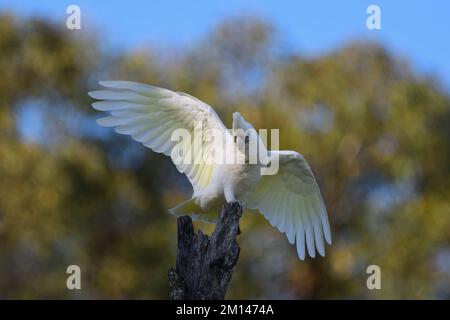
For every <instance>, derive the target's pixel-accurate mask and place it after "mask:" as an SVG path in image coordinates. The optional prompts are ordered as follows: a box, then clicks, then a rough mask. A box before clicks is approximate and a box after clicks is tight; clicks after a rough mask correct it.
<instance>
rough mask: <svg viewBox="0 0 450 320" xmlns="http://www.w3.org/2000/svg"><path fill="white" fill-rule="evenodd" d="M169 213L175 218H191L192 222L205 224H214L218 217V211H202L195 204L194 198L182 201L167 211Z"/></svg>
mask: <svg viewBox="0 0 450 320" xmlns="http://www.w3.org/2000/svg"><path fill="white" fill-rule="evenodd" d="M169 212H170V213H171V214H173V215H174V216H176V217H180V216H191V218H192V219H193V220H199V221H203V222H206V223H216V222H217V218H218V216H219V212H218V210H211V211H209V212H205V211H203V210H202V209H201V208H200V206H199V205H198V204H196V203H195V198H192V199H190V200H187V201H184V202H182V203H180V204H179V205H177V206H176V207H173V208H172V209H169Z"/></svg>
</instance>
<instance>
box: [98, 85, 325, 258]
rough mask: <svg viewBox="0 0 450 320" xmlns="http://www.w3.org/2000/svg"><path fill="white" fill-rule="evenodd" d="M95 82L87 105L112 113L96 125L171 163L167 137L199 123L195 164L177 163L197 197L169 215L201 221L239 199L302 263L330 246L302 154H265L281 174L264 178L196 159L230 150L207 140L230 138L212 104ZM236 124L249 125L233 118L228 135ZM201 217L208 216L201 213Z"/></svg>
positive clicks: (178, 94)
mask: <svg viewBox="0 0 450 320" xmlns="http://www.w3.org/2000/svg"><path fill="white" fill-rule="evenodd" d="M100 84H101V85H102V86H103V87H105V88H106V89H105V90H98V91H92V92H90V93H89V94H90V96H91V97H93V98H95V99H99V100H103V101H99V102H95V103H93V105H92V106H93V107H94V108H95V109H97V110H100V111H106V112H109V113H110V115H109V116H108V117H104V118H101V119H99V120H98V121H97V122H98V123H99V124H100V125H102V126H106V127H115V131H116V132H118V133H121V134H128V135H131V137H132V138H133V139H134V140H136V141H139V142H141V143H142V144H143V145H145V146H146V147H149V148H150V149H152V150H154V151H156V152H159V153H163V154H165V155H167V156H171V157H172V160H174V159H173V150H174V147H175V145H176V144H177V143H178V142H177V141H172V140H171V135H172V132H173V131H174V130H175V129H185V130H187V131H188V132H189V133H190V134H194V131H195V130H196V129H195V123H198V122H201V123H202V126H203V130H204V136H202V149H198V148H197V147H196V146H195V145H194V146H193V148H192V145H190V146H189V148H191V150H192V153H191V154H186V155H184V156H185V157H191V160H192V161H185V162H182V163H179V162H175V165H176V167H177V169H178V170H179V171H180V172H182V173H184V174H186V176H187V177H188V179H189V181H190V182H191V184H192V186H193V189H194V195H193V198H192V199H191V200H189V201H186V202H185V203H183V204H181V205H180V206H177V207H176V208H174V209H175V210H174V212H177V211H180V212H181V214H193V215H194V216H195V217H197V218H198V217H201V216H202V215H201V214H200V215H197V213H198V212H194V211H195V210H202V209H203V208H206V207H208V208H209V209H211V208H212V205H211V204H213V203H221V202H222V201H225V199H227V200H229V199H238V200H241V201H243V203H244V205H245V206H246V207H247V208H251V209H258V210H259V211H260V212H261V213H262V214H263V215H264V216H265V217H266V219H267V220H269V222H270V223H271V224H272V225H273V226H274V227H276V228H278V230H279V231H280V232H282V233H285V234H286V236H287V239H288V241H289V243H291V244H294V243H296V248H297V253H298V256H299V257H300V259H302V260H303V259H304V258H305V256H306V251H307V252H308V254H309V255H310V256H311V257H315V252H316V250H317V251H318V252H319V254H320V255H322V256H325V242H324V237H325V240H326V242H328V243H329V244H331V232H330V226H329V223H328V216H327V212H326V208H325V204H324V202H323V199H322V196H321V194H320V190H319V187H318V185H317V182H316V180H315V178H314V175H313V173H312V171H311V168H310V167H309V165H308V163H307V162H306V160H305V159H304V157H303V156H302V155H301V154H300V153H298V152H295V151H269V158H272V157H274V156H277V157H278V159H279V172H278V173H277V174H275V175H268V176H267V175H263V176H261V177H260V176H259V170H255V167H251V166H247V167H246V165H245V164H244V165H241V166H236V165H232V166H229V165H224V164H217V163H214V162H212V163H211V162H204V161H200V162H198V161H197V162H196V161H193V160H195V159H198V158H199V157H203V156H204V155H205V154H206V155H207V156H208V154H209V153H212V152H213V151H212V150H213V149H214V148H224V146H225V145H227V144H226V143H221V144H220V145H217V140H210V139H208V136H209V135H210V133H211V132H212V131H213V130H219V131H220V132H223V137H222V139H223V140H227V141H228V142H229V141H230V140H231V141H232V139H233V137H232V136H231V134H230V133H229V132H228V131H227V130H226V128H225V126H224V124H223V123H222V121H221V120H220V118H219V117H218V115H217V113H216V112H215V111H214V110H213V108H212V107H210V106H209V105H207V104H206V103H204V102H202V101H200V100H198V99H196V98H194V97H192V96H190V95H188V94H185V93H181V92H173V91H170V90H167V89H163V88H158V87H154V86H150V85H145V84H140V83H135V82H128V81H102V82H100ZM234 126H239V127H240V128H243V129H245V130H247V129H248V127H251V125H250V124H249V123H247V122H245V121H244V119H243V118H242V117H241V116H240V114H238V113H235V114H234V115H233V130H234V129H236V128H234ZM233 134H234V133H233ZM239 139H242V137H240V138H238V140H239ZM222 142H223V141H222ZM235 142H236V137H235ZM240 142H241V143H242V141H241V140H240ZM183 143H187V142H183ZM238 144H239V143H238ZM264 150H265V149H264ZM224 151H225V152H229V150H228V149H227V150H224ZM256 175H257V176H256ZM244 190H245V191H246V192H244ZM248 190H250V191H251V192H247V191H248ZM194 200H195V201H194ZM172 210H173V209H172ZM205 210H206V209H205ZM171 212H172V211H171ZM203 213H205V217H206V211H205V212H203ZM205 220H206V219H205Z"/></svg>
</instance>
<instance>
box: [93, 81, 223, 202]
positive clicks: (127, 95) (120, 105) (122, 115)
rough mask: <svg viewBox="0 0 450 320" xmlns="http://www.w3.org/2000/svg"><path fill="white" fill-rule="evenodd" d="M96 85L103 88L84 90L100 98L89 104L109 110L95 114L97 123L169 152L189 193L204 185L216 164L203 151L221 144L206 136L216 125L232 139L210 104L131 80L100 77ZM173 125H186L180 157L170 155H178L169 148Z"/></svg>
mask: <svg viewBox="0 0 450 320" xmlns="http://www.w3.org/2000/svg"><path fill="white" fill-rule="evenodd" d="M100 85H102V86H103V87H105V88H106V89H105V90H98V91H91V92H89V95H90V96H91V97H93V98H95V99H98V100H103V101H99V102H95V103H93V104H92V107H93V108H94V109H97V110H100V111H107V112H109V113H110V115H109V116H108V117H105V118H101V119H99V120H98V121H97V123H98V124H100V125H101V126H105V127H115V131H116V132H117V133H120V134H128V135H130V136H131V137H132V138H133V139H134V140H136V141H138V142H141V143H142V144H143V145H144V146H146V147H148V148H150V149H152V150H153V151H155V152H158V153H163V154H165V155H167V156H170V157H171V158H172V160H173V161H174V163H175V165H176V167H177V169H178V170H179V171H180V172H182V173H185V174H186V176H187V177H188V179H189V181H190V182H191V184H192V186H193V188H194V194H196V193H199V192H201V191H202V189H204V188H205V187H206V186H208V184H209V183H210V181H211V178H212V175H213V173H214V170H215V167H216V166H215V164H214V162H213V161H204V159H205V157H204V155H205V154H206V155H207V156H208V154H209V153H212V152H213V149H214V147H218V148H220V147H221V146H217V145H216V146H214V143H217V142H218V141H217V140H211V139H209V138H208V137H210V136H211V134H210V133H211V131H212V130H217V131H216V132H223V139H231V136H230V133H229V132H228V131H227V130H226V128H225V126H224V124H223V123H222V121H221V120H220V118H219V116H218V115H217V113H216V112H215V111H214V109H213V108H212V107H210V106H209V105H207V104H206V103H204V102H202V101H200V100H198V99H196V98H194V97H192V96H190V95H188V94H185V93H181V92H173V91H170V90H167V89H163V88H158V87H154V86H150V85H145V84H141V83H136V82H128V81H101V82H100ZM199 124H201V128H202V130H203V131H202V133H203V134H202V136H201V144H200V143H197V144H195V143H194V142H193V141H194V131H195V130H197V129H198V125H199ZM196 126H197V127H196ZM196 128H197V129H196ZM176 129H185V130H187V132H188V133H189V134H190V136H191V140H189V141H188V140H186V141H184V140H183V142H182V147H183V150H189V152H181V157H182V158H183V159H182V161H179V160H180V159H178V158H177V161H175V159H174V157H179V156H180V153H176V152H174V151H175V150H174V149H176V148H175V146H176V145H178V146H179V141H172V139H171V137H172V133H173V132H174V130H176ZM199 140H200V139H199ZM222 142H223V141H222ZM178 151H180V150H178Z"/></svg>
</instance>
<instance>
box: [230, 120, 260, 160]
mask: <svg viewBox="0 0 450 320" xmlns="http://www.w3.org/2000/svg"><path fill="white" fill-rule="evenodd" d="M232 133H233V141H234V144H235V145H236V147H237V149H238V150H239V151H240V152H241V153H242V154H243V155H245V162H246V163H249V158H251V157H252V155H253V157H254V158H252V159H251V160H252V161H251V162H250V163H256V162H257V161H258V149H259V148H263V150H264V152H267V151H266V149H265V146H264V144H263V142H262V141H261V139H260V137H259V135H258V133H257V131H256V130H255V128H254V127H253V126H252V125H251V124H250V123H248V122H247V121H245V119H244V117H243V116H242V115H241V114H240V113H239V112H234V113H233V130H232ZM250 153H251V154H250ZM253 159H254V160H253ZM254 161H255V162H254Z"/></svg>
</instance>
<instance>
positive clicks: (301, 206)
mask: <svg viewBox="0 0 450 320" xmlns="http://www.w3.org/2000/svg"><path fill="white" fill-rule="evenodd" d="M270 153H271V156H273V155H274V154H275V153H276V154H278V156H279V165H280V167H279V172H278V173H277V174H276V175H271V176H262V177H261V180H260V182H259V183H258V185H257V186H256V189H255V191H254V192H253V193H252V195H251V196H250V198H249V200H248V203H247V206H248V207H249V208H253V209H259V211H260V212H261V213H262V214H263V215H264V216H265V217H266V219H267V220H269V221H270V223H271V224H272V225H273V226H274V227H277V228H278V230H280V232H283V233H285V234H286V236H287V238H288V241H289V243H291V244H293V243H294V241H296V243H297V253H298V256H299V257H300V259H302V260H304V259H305V243H306V249H307V251H308V253H309V255H310V256H311V257H315V255H316V249H317V251H318V252H319V254H320V255H321V256H325V244H324V240H323V238H324V237H325V240H326V242H328V244H331V232H330V226H329V223H328V216H327V212H326V209H325V204H324V202H323V199H322V196H321V194H320V190H319V187H318V185H317V182H316V180H315V178H314V175H313V173H312V171H311V168H310V167H309V165H308V163H307V162H306V160H305V158H304V157H303V156H302V155H301V154H300V153H298V152H295V151H270Z"/></svg>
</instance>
